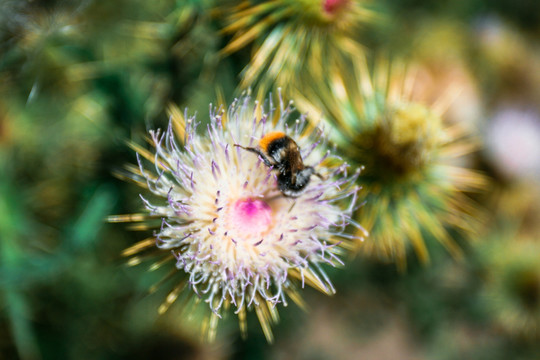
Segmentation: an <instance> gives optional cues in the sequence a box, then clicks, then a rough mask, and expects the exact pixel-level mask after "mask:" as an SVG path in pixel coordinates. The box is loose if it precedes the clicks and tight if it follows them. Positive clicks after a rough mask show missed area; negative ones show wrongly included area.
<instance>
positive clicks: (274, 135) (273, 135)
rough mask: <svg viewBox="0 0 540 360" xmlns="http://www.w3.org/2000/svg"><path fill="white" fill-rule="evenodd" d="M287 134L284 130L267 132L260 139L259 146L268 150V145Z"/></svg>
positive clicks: (263, 149)
mask: <svg viewBox="0 0 540 360" xmlns="http://www.w3.org/2000/svg"><path fill="white" fill-rule="evenodd" d="M285 136H287V135H285V133H284V132H281V131H272V132H269V133H267V134H265V135H264V136H263V137H262V138H261V140H260V141H259V147H260V148H261V149H262V151H264V152H266V149H268V145H269V144H270V143H271V142H272V141H274V140H276V139H281V138H283V137H285Z"/></svg>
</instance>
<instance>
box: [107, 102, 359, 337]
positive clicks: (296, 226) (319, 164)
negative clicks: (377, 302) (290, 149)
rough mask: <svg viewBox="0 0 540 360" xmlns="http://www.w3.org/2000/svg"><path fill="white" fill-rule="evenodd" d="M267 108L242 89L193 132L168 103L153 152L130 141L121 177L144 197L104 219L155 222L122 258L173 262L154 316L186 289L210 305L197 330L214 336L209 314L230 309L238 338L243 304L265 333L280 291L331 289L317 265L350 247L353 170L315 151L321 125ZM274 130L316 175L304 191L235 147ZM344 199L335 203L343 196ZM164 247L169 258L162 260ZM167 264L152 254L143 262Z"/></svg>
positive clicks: (294, 295) (334, 261)
mask: <svg viewBox="0 0 540 360" xmlns="http://www.w3.org/2000/svg"><path fill="white" fill-rule="evenodd" d="M269 108H270V110H269V112H265V109H264V107H263V106H260V105H259V104H258V103H257V102H255V103H253V102H252V101H251V99H250V98H249V97H242V98H241V99H239V100H235V102H234V103H233V104H232V105H231V107H230V108H229V110H228V112H225V111H223V110H221V111H220V110H215V109H214V110H212V109H211V115H210V123H209V125H208V126H207V129H206V133H205V134H203V135H200V134H198V133H197V132H196V128H197V122H196V121H195V118H189V119H188V120H187V121H184V117H183V116H181V115H180V112H178V111H173V113H172V116H171V118H172V120H171V122H170V124H169V127H168V128H167V130H166V131H165V132H161V131H159V130H158V131H152V132H150V135H151V142H152V144H153V146H154V148H155V154H152V153H151V152H150V151H147V150H145V149H143V148H141V147H139V146H136V145H134V146H133V147H134V149H135V150H136V151H137V153H138V155H137V158H138V162H139V167H138V168H136V167H129V168H128V169H129V170H130V172H131V175H130V177H131V179H133V180H135V181H136V182H137V183H139V184H140V185H141V186H143V187H146V188H148V189H149V190H150V192H151V193H152V194H153V195H154V196H155V198H156V201H151V200H149V199H147V198H146V196H142V198H143V202H144V204H145V207H146V209H147V212H146V213H144V214H135V215H120V216H113V217H111V220H112V221H141V222H143V226H142V227H141V228H150V227H151V223H150V222H149V221H151V219H155V218H161V219H162V221H161V225H160V226H159V228H158V229H157V230H156V231H155V233H154V236H153V237H152V238H150V239H147V240H144V241H142V242H139V243H137V244H135V245H134V246H133V247H131V248H128V249H126V251H125V252H124V254H125V255H128V256H133V258H132V259H131V260H130V263H131V264H137V263H139V262H140V260H141V259H142V255H141V254H140V253H141V252H143V251H147V250H153V249H157V250H158V251H159V252H160V253H161V254H163V256H165V257H167V256H168V255H169V256H168V259H169V260H171V261H174V262H175V264H176V268H177V271H176V273H175V276H177V277H178V279H179V280H178V286H176V287H175V288H174V289H173V290H172V291H171V292H170V294H169V295H168V296H167V299H166V300H165V302H164V303H163V305H162V306H161V307H160V309H159V312H160V313H163V312H165V311H166V310H167V308H168V307H169V306H170V305H171V304H172V303H173V302H174V301H175V300H176V298H177V297H178V296H179V294H180V292H181V290H182V289H184V288H187V289H186V292H188V297H193V296H195V297H196V298H197V301H204V302H205V303H207V304H208V305H207V306H208V307H209V309H210V310H211V311H212V313H211V315H210V316H209V318H208V320H209V323H208V325H207V326H206V329H204V327H203V331H207V332H208V338H209V339H210V340H212V339H213V338H214V337H215V333H216V327H217V323H218V319H219V318H221V316H222V314H223V312H224V311H225V310H226V309H228V308H229V307H233V308H234V312H235V313H236V314H238V318H239V321H240V329H241V332H242V334H243V335H245V334H246V312H247V311H249V310H255V312H256V314H257V317H258V319H259V321H260V323H261V326H262V329H263V331H264V334H265V336H266V338H267V339H268V341H272V332H271V329H270V326H271V324H272V323H275V322H276V321H277V319H278V313H277V307H276V305H277V304H279V303H281V304H283V305H284V306H286V305H287V301H288V298H290V299H292V300H293V301H294V302H295V303H297V304H299V305H302V300H301V297H300V294H299V292H298V289H299V287H303V286H304V284H308V285H310V286H312V287H314V288H316V289H318V290H320V291H322V292H324V293H326V294H332V293H334V292H335V290H334V287H333V286H332V283H331V281H330V279H329V278H328V276H327V275H326V273H325V271H324V269H323V266H324V265H325V264H327V265H330V266H336V265H338V264H342V261H341V260H340V257H339V256H340V255H341V254H342V253H343V249H347V248H351V247H354V243H355V242H356V241H358V240H359V239H361V236H351V235H347V234H345V233H343V230H344V228H345V227H346V226H347V225H349V224H353V225H356V226H358V227H360V226H359V225H357V224H356V223H355V222H354V221H352V220H351V219H350V215H351V213H352V211H353V209H354V206H355V200H356V193H357V190H358V187H357V186H355V185H354V183H355V180H356V178H357V177H358V172H356V173H355V174H354V175H352V176H349V175H348V174H347V172H348V170H347V169H348V166H347V164H344V163H342V162H341V161H339V159H338V158H336V157H333V156H332V155H330V153H329V152H326V153H324V152H323V148H324V146H325V145H324V144H325V143H326V140H325V139H324V137H323V135H322V132H321V131H319V130H317V129H314V128H310V127H308V126H306V123H305V119H304V117H300V118H299V119H298V120H296V123H294V126H292V127H288V126H287V123H286V121H287V119H288V118H289V116H290V114H291V111H292V110H293V109H292V107H291V105H290V104H289V105H288V106H284V104H283V102H282V101H280V106H279V111H277V112H275V111H274V109H273V108H272V104H271V102H270V105H269ZM269 131H282V132H284V133H286V134H287V135H289V136H291V137H292V138H294V139H295V140H296V141H297V143H298V145H299V147H300V149H301V155H302V158H303V160H304V161H305V163H306V164H308V165H311V166H315V168H316V169H317V171H319V172H321V174H322V175H323V176H324V177H325V180H321V179H319V178H316V177H313V178H312V179H311V182H310V183H309V185H308V187H307V189H306V191H305V192H304V193H302V194H301V195H299V196H298V197H296V198H290V197H285V196H284V195H283V194H282V193H281V192H280V191H279V190H278V187H277V184H276V176H275V172H274V171H273V170H272V169H270V168H268V167H267V166H266V165H265V164H264V163H263V161H262V160H261V158H259V157H258V156H257V155H256V154H253V153H252V152H248V151H246V150H244V149H242V148H240V147H236V146H235V145H236V144H239V145H242V146H254V145H255V143H256V141H257V140H258V139H259V138H261V137H262V135H263V134H265V133H267V132H269ZM344 201H345V202H344ZM170 254H172V255H173V256H170ZM166 261H167V260H161V259H160V260H158V261H157V262H156V263H154V264H153V265H152V266H151V268H152V269H155V268H157V267H159V266H161V264H162V263H164V262H166Z"/></svg>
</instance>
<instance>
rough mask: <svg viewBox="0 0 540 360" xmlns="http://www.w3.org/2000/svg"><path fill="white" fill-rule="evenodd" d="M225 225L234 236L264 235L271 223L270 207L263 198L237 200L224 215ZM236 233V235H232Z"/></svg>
mask: <svg viewBox="0 0 540 360" xmlns="http://www.w3.org/2000/svg"><path fill="white" fill-rule="evenodd" d="M225 219H226V222H227V224H226V226H227V228H229V229H230V230H229V233H230V234H231V236H233V237H236V238H243V237H253V236H257V235H261V236H262V235H264V234H265V233H266V232H267V231H268V229H269V228H270V225H271V223H272V209H271V208H270V206H269V205H268V204H267V203H266V202H265V201H263V200H257V199H252V198H247V199H240V200H237V201H236V202H235V203H234V204H232V206H231V207H230V208H229V211H228V213H227V214H226V215H225ZM234 234H237V236H234Z"/></svg>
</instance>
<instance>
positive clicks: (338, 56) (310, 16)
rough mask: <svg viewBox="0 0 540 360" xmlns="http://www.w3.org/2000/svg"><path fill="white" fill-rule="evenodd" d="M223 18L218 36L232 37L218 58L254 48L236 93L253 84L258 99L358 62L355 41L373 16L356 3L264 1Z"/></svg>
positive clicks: (242, 6)
mask: <svg viewBox="0 0 540 360" xmlns="http://www.w3.org/2000/svg"><path fill="white" fill-rule="evenodd" d="M224 17H225V21H226V23H227V26H226V27H225V28H224V29H223V32H224V33H225V34H232V35H233V37H232V39H231V41H230V42H229V44H227V46H226V47H225V48H224V49H223V50H222V54H224V55H228V54H231V53H234V52H236V51H238V50H239V49H241V48H244V47H245V46H247V45H248V44H250V43H252V42H255V50H254V52H253V56H252V58H251V61H250V63H249V64H248V65H247V66H246V67H245V69H244V70H243V73H242V81H241V84H240V87H241V88H244V89H245V88H247V87H253V86H254V84H257V87H258V88H259V94H258V96H257V98H261V95H262V94H264V93H265V92H266V91H267V90H268V89H269V88H271V87H281V88H283V90H284V91H285V92H288V90H289V89H290V88H291V85H292V84H295V83H297V82H300V81H303V83H304V84H305V81H307V79H310V80H311V78H313V79H315V81H320V80H322V79H324V78H325V76H326V73H327V72H328V70H329V69H340V68H346V67H347V64H348V62H351V61H356V59H358V58H361V57H363V56H364V55H363V49H362V47H361V45H360V44H358V43H357V42H356V40H355V36H356V35H357V34H358V29H359V26H360V25H361V24H362V23H365V22H367V21H371V19H372V18H373V17H374V14H373V12H372V11H371V10H369V9H367V8H366V7H365V1H360V0H301V1H298V0H269V1H262V2H258V3H255V4H253V2H251V1H243V2H242V3H241V4H240V5H237V6H236V7H234V8H232V10H228V11H226V12H224ZM308 74H309V77H307V76H306V75H308Z"/></svg>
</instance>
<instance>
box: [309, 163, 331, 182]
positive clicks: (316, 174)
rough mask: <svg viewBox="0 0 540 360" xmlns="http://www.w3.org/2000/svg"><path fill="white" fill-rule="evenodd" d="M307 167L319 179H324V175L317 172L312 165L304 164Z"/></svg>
mask: <svg viewBox="0 0 540 360" xmlns="http://www.w3.org/2000/svg"><path fill="white" fill-rule="evenodd" d="M306 168H307V169H310V170H311V174H313V175H315V176H316V177H318V178H319V179H321V180H323V181H324V180H326V178H325V177H324V176H322V175H321V174H319V173H318V172H316V171H315V169H314V168H313V166H306Z"/></svg>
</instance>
